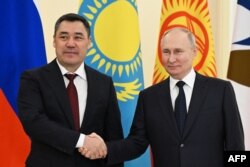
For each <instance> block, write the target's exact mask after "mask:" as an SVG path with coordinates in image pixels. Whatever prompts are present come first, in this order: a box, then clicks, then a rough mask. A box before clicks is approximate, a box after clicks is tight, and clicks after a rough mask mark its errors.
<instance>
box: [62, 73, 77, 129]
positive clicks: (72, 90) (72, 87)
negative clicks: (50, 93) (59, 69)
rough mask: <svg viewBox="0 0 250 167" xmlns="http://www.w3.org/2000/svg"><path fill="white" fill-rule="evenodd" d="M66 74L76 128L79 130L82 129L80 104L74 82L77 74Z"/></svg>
mask: <svg viewBox="0 0 250 167" xmlns="http://www.w3.org/2000/svg"><path fill="white" fill-rule="evenodd" d="M65 76H66V77H67V78H68V80H69V84H68V87H67V93H68V96H69V100H70V105H71V109H72V114H73V119H74V124H75V128H76V130H77V131H78V130H79V129H80V123H79V105H78V95H77V90H76V87H75V84H74V79H75V77H76V76H77V75H76V74H65Z"/></svg>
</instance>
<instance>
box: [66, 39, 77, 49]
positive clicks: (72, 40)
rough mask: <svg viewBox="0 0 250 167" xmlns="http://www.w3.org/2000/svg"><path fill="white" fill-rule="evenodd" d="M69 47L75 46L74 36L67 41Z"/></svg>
mask: <svg viewBox="0 0 250 167" xmlns="http://www.w3.org/2000/svg"><path fill="white" fill-rule="evenodd" d="M66 46H67V47H74V46H75V41H74V38H72V37H70V38H69V39H68V40H67V42H66Z"/></svg>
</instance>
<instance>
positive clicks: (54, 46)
mask: <svg viewBox="0 0 250 167" xmlns="http://www.w3.org/2000/svg"><path fill="white" fill-rule="evenodd" d="M53 46H54V48H55V47H56V44H55V36H54V37H53Z"/></svg>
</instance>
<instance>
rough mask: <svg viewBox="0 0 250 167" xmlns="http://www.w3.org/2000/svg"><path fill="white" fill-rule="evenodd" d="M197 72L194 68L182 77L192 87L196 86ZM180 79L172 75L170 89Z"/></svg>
mask: <svg viewBox="0 0 250 167" xmlns="http://www.w3.org/2000/svg"><path fill="white" fill-rule="evenodd" d="M195 77H196V73H195V71H194V69H191V71H190V72H189V73H188V74H187V75H186V76H185V77H184V78H183V79H182V81H184V82H185V83H186V85H188V86H189V87H190V88H193V87H194V81H195ZM178 81H179V80H177V79H174V78H173V77H171V76H170V89H171V90H172V89H174V87H175V85H176V83H177V82H178Z"/></svg>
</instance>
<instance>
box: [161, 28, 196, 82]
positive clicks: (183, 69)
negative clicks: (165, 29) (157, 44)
mask: <svg viewBox="0 0 250 167" xmlns="http://www.w3.org/2000/svg"><path fill="white" fill-rule="evenodd" d="M161 49H162V62H163V65H164V67H165V69H166V71H167V72H168V73H169V75H170V76H172V77H173V78H175V79H178V80H181V79H183V78H184V77H185V76H186V75H187V74H188V73H189V72H190V70H191V69H192V63H193V59H194V58H195V56H196V49H195V47H192V46H191V43H190V41H189V39H188V36H187V34H186V33H185V32H182V31H180V30H173V31H171V32H169V33H168V34H167V35H165V37H163V39H162V41H161Z"/></svg>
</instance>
